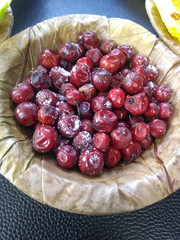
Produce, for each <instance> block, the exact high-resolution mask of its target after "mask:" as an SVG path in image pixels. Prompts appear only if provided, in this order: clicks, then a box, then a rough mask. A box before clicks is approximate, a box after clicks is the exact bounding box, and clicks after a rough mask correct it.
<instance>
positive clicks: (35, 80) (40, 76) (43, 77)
mask: <svg viewBox="0 0 180 240" xmlns="http://www.w3.org/2000/svg"><path fill="white" fill-rule="evenodd" d="M31 85H32V86H33V87H34V88H35V89H36V90H37V91H40V90H42V89H46V88H49V87H50V86H51V79H50V77H49V75H48V74H47V73H46V72H45V71H41V70H35V71H34V72H33V73H32V74H31Z"/></svg>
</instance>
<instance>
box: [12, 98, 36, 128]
mask: <svg viewBox="0 0 180 240" xmlns="http://www.w3.org/2000/svg"><path fill="white" fill-rule="evenodd" d="M38 110H39V108H38V106H37V105H36V104H35V103H32V102H22V103H20V104H19V105H17V107H16V108H15V110H14V115H15V118H16V120H17V121H18V123H19V124H21V125H22V126H25V127H29V126H33V125H35V124H36V123H37V122H38Z"/></svg>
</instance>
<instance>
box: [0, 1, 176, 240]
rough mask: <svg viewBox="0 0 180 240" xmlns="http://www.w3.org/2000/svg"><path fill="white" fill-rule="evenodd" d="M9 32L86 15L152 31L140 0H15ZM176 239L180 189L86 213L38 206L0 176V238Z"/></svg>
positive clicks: (82, 239) (1, 239) (14, 239)
mask: <svg viewBox="0 0 180 240" xmlns="http://www.w3.org/2000/svg"><path fill="white" fill-rule="evenodd" d="M12 8H13V11H14V17H15V21H14V28H13V31H12V35H14V34H16V33H18V32H19V31H21V30H23V29H24V28H26V27H28V26H30V25H34V24H36V23H37V22H40V21H43V20H45V19H47V18H51V17H55V16H59V15H64V14H71V13H90V14H100V15H106V16H107V17H120V18H128V19H131V20H133V21H135V22H137V23H139V24H141V25H143V26H144V27H146V28H147V29H149V30H150V31H152V32H153V33H155V32H154V30H153V29H152V27H151V24H150V22H149V20H148V17H147V15H146V12H145V8H144V1H143V0H106V1H104V0H99V1H94V0H91V1H89V0H83V1H80V0H70V1H69V0H63V1H61V0H13V2H12ZM45 239H46V240H61V239H62V240H69V239H71V240H76V239H77V240H86V239H87V240H121V239H122V240H145V239H147V240H161V239H162V240H176V239H177V240H179V239H180V190H179V191H177V192H176V193H174V194H172V195H171V196H169V197H168V198H166V199H164V200H162V201H161V202H159V203H156V204H154V205H152V206H150V207H148V208H145V209H142V210H139V211H136V212H132V213H128V214H117V215H110V216H85V215H78V214H72V213H67V212H64V211H60V210H57V209H54V208H51V207H49V206H45V205H42V204H40V203H38V202H36V201H34V200H33V199H31V198H29V197H27V196H26V195H24V194H23V193H21V192H20V191H19V190H18V189H16V188H15V187H14V186H13V185H12V184H11V183H9V182H8V181H7V180H6V179H5V178H4V177H3V176H1V175H0V240H45Z"/></svg>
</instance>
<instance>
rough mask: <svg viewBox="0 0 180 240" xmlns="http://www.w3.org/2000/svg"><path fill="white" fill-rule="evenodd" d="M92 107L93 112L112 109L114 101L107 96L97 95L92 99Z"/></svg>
mask: <svg viewBox="0 0 180 240" xmlns="http://www.w3.org/2000/svg"><path fill="white" fill-rule="evenodd" d="M91 108H92V110H93V112H97V111H100V110H110V111H111V110H112V102H111V101H110V100H109V98H108V97H106V96H99V95H98V96H97V97H95V98H94V99H93V100H92V101H91Z"/></svg>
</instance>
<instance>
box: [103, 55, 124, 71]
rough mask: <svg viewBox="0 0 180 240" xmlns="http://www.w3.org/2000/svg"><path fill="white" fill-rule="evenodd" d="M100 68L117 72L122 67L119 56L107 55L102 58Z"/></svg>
mask: <svg viewBox="0 0 180 240" xmlns="http://www.w3.org/2000/svg"><path fill="white" fill-rule="evenodd" d="M100 68H101V69H106V70H107V71H109V72H110V73H115V72H116V71H117V70H118V69H119V68H120V59H119V57H118V56H114V55H105V56H103V57H102V58H101V60H100Z"/></svg>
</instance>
